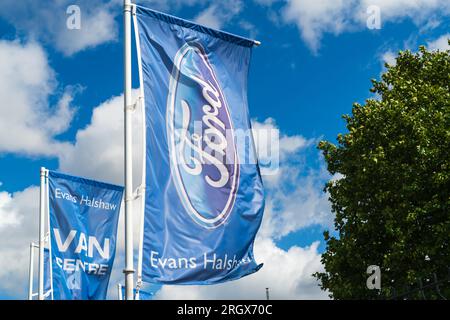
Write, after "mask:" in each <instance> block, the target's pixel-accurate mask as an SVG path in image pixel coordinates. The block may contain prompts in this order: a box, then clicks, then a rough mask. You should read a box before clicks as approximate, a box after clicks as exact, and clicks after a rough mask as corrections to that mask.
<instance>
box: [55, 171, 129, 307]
mask: <svg viewBox="0 0 450 320" xmlns="http://www.w3.org/2000/svg"><path fill="white" fill-rule="evenodd" d="M48 181H49V183H48V185H49V191H48V192H49V214H50V238H51V240H50V243H51V258H52V261H51V264H52V288H53V298H54V299H55V300H104V299H105V298H106V294H107V289H108V282H109V278H110V275H111V269H112V266H113V262H114V257H115V251H116V238H117V224H118V220H119V212H120V205H121V202H122V196H123V187H120V186H116V185H111V184H107V183H103V182H98V181H94V180H88V179H84V178H79V177H73V176H69V175H66V174H62V173H57V172H53V171H49V175H48Z"/></svg>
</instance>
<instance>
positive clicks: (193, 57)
mask: <svg viewBox="0 0 450 320" xmlns="http://www.w3.org/2000/svg"><path fill="white" fill-rule="evenodd" d="M166 121H167V132H168V140H169V141H168V145H169V152H170V155H169V156H170V159H171V160H170V161H171V170H172V178H173V181H174V183H175V185H176V189H177V192H178V194H179V197H180V199H181V202H182V203H183V206H184V208H185V209H186V212H187V213H188V214H189V215H190V217H191V218H192V219H193V220H194V221H195V222H196V223H198V224H199V225H201V226H203V227H205V228H216V227H218V226H220V225H222V224H223V223H224V222H225V221H227V219H228V217H229V215H230V212H231V211H232V209H233V206H234V203H235V199H236V192H237V189H238V184H239V160H238V154H237V150H236V144H235V140H234V133H233V132H234V129H233V123H232V120H231V116H230V113H229V109H228V104H227V101H226V98H225V96H224V94H223V91H222V88H221V85H220V83H219V81H218V79H217V77H216V74H215V72H214V69H213V67H212V65H211V63H210V62H209V60H208V55H207V53H206V52H205V49H204V48H203V47H202V46H201V45H200V44H199V43H197V42H190V43H187V44H185V45H184V46H183V47H182V48H181V49H180V50H179V51H178V52H177V54H176V56H175V60H174V66H173V70H172V75H171V79H170V84H169V95H168V100H167V119H166Z"/></svg>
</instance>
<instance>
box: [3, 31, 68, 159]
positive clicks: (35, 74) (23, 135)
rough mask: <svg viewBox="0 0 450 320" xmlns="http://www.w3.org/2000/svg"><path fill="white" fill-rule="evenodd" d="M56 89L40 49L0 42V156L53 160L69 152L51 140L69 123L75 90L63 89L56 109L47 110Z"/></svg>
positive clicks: (60, 143)
mask: <svg viewBox="0 0 450 320" xmlns="http://www.w3.org/2000/svg"><path fill="white" fill-rule="evenodd" d="M57 88H58V83H57V81H56V78H55V72H54V71H53V69H52V68H51V67H50V66H49V64H48V59H47V56H46V54H45V52H44V50H43V49H42V47H41V46H40V45H38V44H37V43H35V42H28V43H24V44H22V43H20V42H18V41H5V40H1V41H0V100H1V101H2V104H1V105H0V153H21V154H27V155H31V156H36V155H44V156H55V155H58V154H60V153H62V152H64V151H65V150H67V149H68V148H69V144H67V143H62V142H59V141H57V140H55V139H54V136H55V135H57V134H60V133H62V132H64V131H65V130H66V129H67V128H68V127H69V125H70V122H71V121H72V117H73V113H74V109H73V108H72V107H71V102H72V95H73V91H74V90H76V89H74V88H71V87H67V88H66V89H65V90H64V93H63V94H62V96H61V97H60V99H59V102H58V103H57V105H56V106H49V98H50V96H51V95H52V94H53V92H54V91H55V89H57Z"/></svg>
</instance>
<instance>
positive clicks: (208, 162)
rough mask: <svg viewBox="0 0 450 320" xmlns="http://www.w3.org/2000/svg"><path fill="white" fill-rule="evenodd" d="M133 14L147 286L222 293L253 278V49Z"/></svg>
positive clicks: (150, 14) (258, 192)
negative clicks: (211, 287)
mask: <svg viewBox="0 0 450 320" xmlns="http://www.w3.org/2000/svg"><path fill="white" fill-rule="evenodd" d="M135 14H136V18H135V21H136V20H137V26H135V28H137V29H138V30H137V33H138V38H137V43H138V46H140V48H138V50H139V52H138V55H139V56H141V61H140V63H141V68H140V72H141V79H142V80H143V84H141V86H143V89H144V101H145V111H146V117H145V121H146V179H145V181H146V196H145V212H144V216H143V232H142V240H141V248H140V269H141V270H142V271H141V272H142V275H141V276H142V280H143V281H145V282H152V283H162V284H215V283H221V282H224V281H228V280H235V279H239V278H241V277H243V276H246V275H249V274H251V273H253V272H256V271H258V270H259V268H260V267H261V266H262V264H261V265H258V264H257V263H256V262H255V260H254V256H253V242H254V238H255V236H256V233H257V231H258V229H259V226H260V224H261V219H262V215H263V210H264V192H263V186H262V181H261V176H260V172H259V167H258V162H257V160H256V154H255V146H254V141H253V136H252V133H251V125H250V118H249V114H248V105H247V76H248V68H249V63H250V58H251V52H252V46H253V45H254V42H253V41H251V40H248V39H245V38H241V37H238V36H234V35H232V34H229V33H224V32H220V31H217V30H213V29H210V28H207V27H203V26H200V25H197V24H194V23H191V22H188V21H185V20H182V19H179V18H176V17H173V16H168V15H165V14H163V13H159V12H156V11H153V10H150V9H146V8H143V7H140V6H136V12H135ZM139 43H140V44H139Z"/></svg>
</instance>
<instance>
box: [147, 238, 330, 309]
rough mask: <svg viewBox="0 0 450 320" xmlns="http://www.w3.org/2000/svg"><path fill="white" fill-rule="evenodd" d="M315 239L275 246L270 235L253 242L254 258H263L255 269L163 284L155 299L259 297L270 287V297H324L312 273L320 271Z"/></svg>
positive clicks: (324, 293)
mask: <svg viewBox="0 0 450 320" xmlns="http://www.w3.org/2000/svg"><path fill="white" fill-rule="evenodd" d="M317 246H318V242H315V243H313V244H312V245H311V246H309V247H305V248H300V247H291V248H290V249H289V250H288V251H285V250H282V249H280V248H278V247H277V246H276V245H275V244H274V242H273V241H272V240H270V239H261V238H260V239H258V240H257V241H256V244H255V256H256V259H257V261H261V262H264V266H263V267H262V269H260V270H259V271H258V272H256V273H254V274H252V275H250V276H247V277H245V278H242V279H240V280H238V281H231V282H227V283H224V284H219V285H212V286H164V287H163V288H162V289H161V291H159V292H158V294H157V295H156V299H173V300H175V299H190V300H193V299H206V300H208V299H210V300H211V299H252V300H253V299H255V300H256V299H261V300H264V299H265V297H266V288H269V291H270V298H271V299H274V300H277V299H327V293H326V292H323V291H321V290H320V288H319V286H318V283H317V282H316V280H315V278H313V277H312V274H313V273H315V272H317V271H322V268H323V267H322V265H321V262H320V255H319V254H318V252H317Z"/></svg>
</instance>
